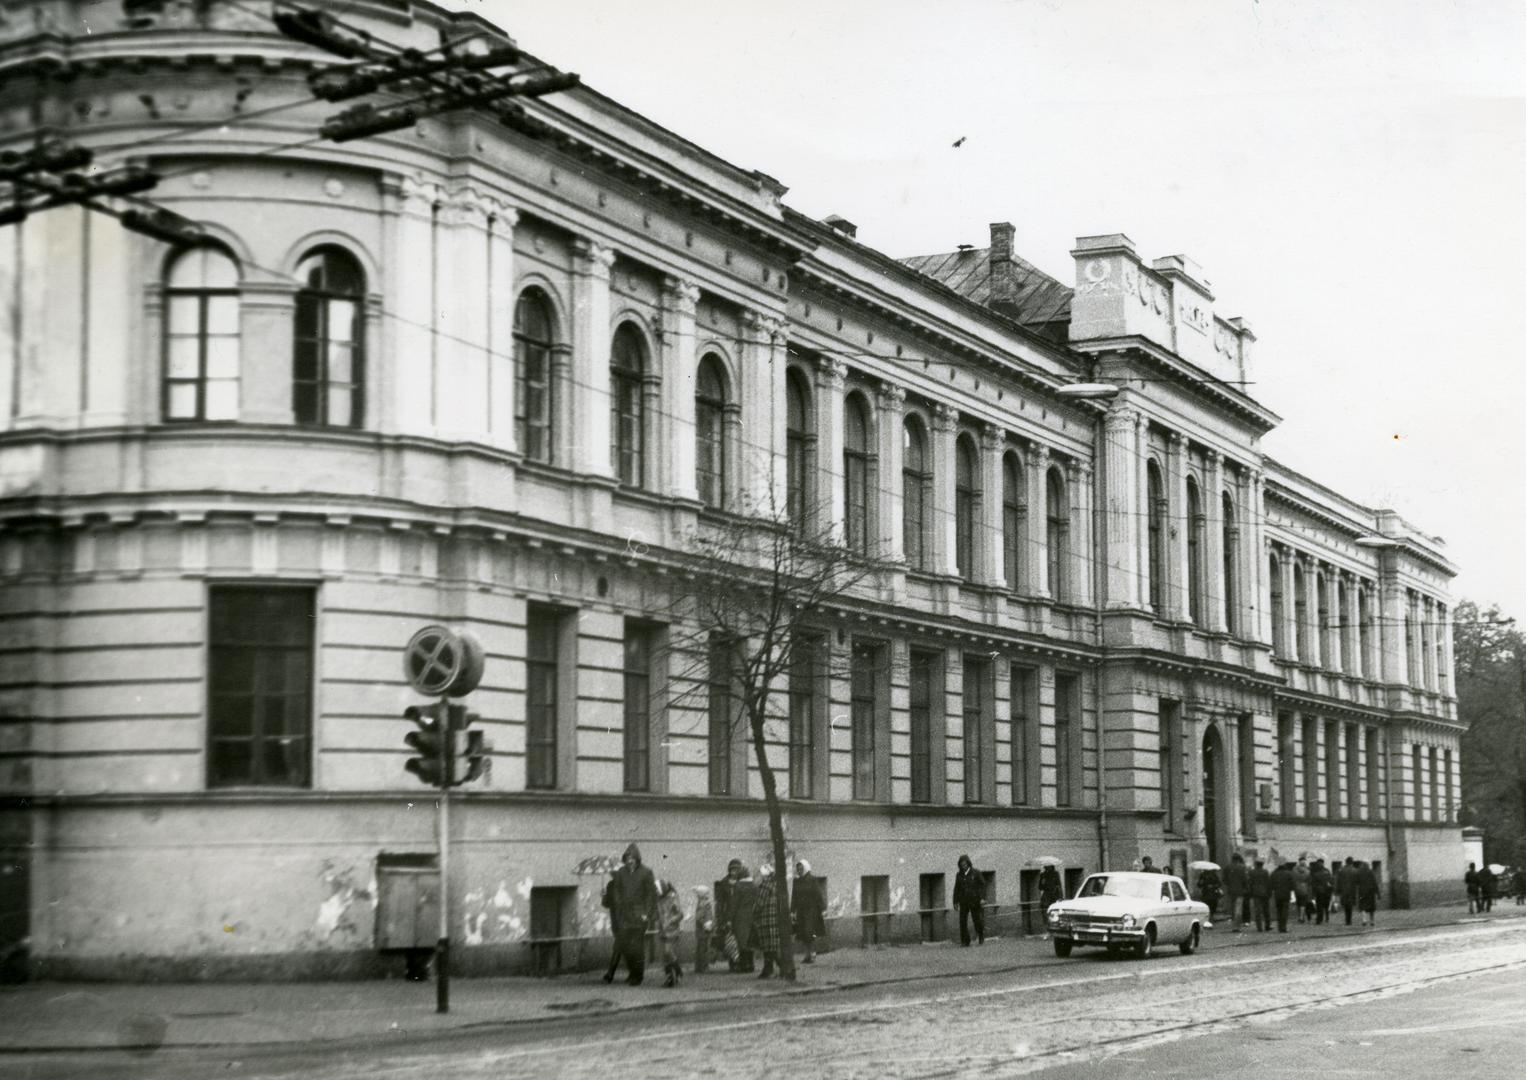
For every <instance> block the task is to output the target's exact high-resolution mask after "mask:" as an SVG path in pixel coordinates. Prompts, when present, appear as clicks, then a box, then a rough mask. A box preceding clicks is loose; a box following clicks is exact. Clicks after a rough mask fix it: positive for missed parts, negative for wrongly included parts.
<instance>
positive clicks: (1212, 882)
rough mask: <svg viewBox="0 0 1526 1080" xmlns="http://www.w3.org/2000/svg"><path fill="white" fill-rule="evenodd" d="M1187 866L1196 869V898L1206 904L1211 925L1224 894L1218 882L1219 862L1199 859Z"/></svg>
mask: <svg viewBox="0 0 1526 1080" xmlns="http://www.w3.org/2000/svg"><path fill="white" fill-rule="evenodd" d="M1188 868H1189V869H1191V870H1196V871H1197V894H1198V899H1199V900H1201V901H1202V902H1203V903H1205V904H1207V905H1208V925H1209V926H1210V927H1211V926H1212V925H1213V920H1214V917H1215V915H1216V913H1217V912H1218V909H1219V900H1220V899H1221V898H1222V897H1223V895H1224V890H1223V887H1222V886H1221V885H1220V883H1219V864H1218V863H1216V862H1209V861H1208V860H1207V859H1199V860H1198V861H1197V862H1194V863H1190V864H1189V865H1188Z"/></svg>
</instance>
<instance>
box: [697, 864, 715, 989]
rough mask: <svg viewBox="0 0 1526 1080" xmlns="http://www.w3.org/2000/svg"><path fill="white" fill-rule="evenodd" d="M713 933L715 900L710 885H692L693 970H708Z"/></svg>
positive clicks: (701, 972) (700, 973)
mask: <svg viewBox="0 0 1526 1080" xmlns="http://www.w3.org/2000/svg"><path fill="white" fill-rule="evenodd" d="M714 933H715V901H713V900H712V899H711V898H710V886H708V885H696V886H694V971H695V974H698V975H703V974H704V973H705V972H707V971H709V970H710V936H711V935H712V934H714Z"/></svg>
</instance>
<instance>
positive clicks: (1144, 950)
mask: <svg viewBox="0 0 1526 1080" xmlns="http://www.w3.org/2000/svg"><path fill="white" fill-rule="evenodd" d="M1134 955H1135V956H1137V957H1139V959H1141V960H1148V959H1149V958H1150V957H1152V956H1154V955H1155V927H1153V926H1147V927H1145V932H1144V936H1143V937H1142V938H1140V939H1139V944H1137V945H1135V946H1134Z"/></svg>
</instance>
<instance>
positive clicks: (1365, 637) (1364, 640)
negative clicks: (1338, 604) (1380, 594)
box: [1356, 588, 1376, 679]
mask: <svg viewBox="0 0 1526 1080" xmlns="http://www.w3.org/2000/svg"><path fill="white" fill-rule="evenodd" d="M1356 626H1357V655H1358V656H1359V657H1361V665H1362V671H1361V674H1362V677H1363V678H1366V679H1370V678H1372V675H1373V671H1374V668H1375V666H1376V665H1375V664H1374V663H1373V657H1372V612H1371V611H1370V609H1369V607H1368V601H1367V590H1366V589H1360V588H1359V589H1357V591H1356Z"/></svg>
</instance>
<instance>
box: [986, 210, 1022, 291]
mask: <svg viewBox="0 0 1526 1080" xmlns="http://www.w3.org/2000/svg"><path fill="white" fill-rule="evenodd" d="M1016 233H1017V230H1016V229H1014V228H1013V227H1012V223H1011V222H1010V221H993V222H991V254H990V258H989V260H988V263H987V265H988V266H989V267H990V271H991V303H992V304H993V305H994V304H999V303H1003V302H1006V303H1014V302H1016V300H1017V286H1016V283H1015V282H1014V281H1013V280H1012V238H1013V236H1014V235H1016Z"/></svg>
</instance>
